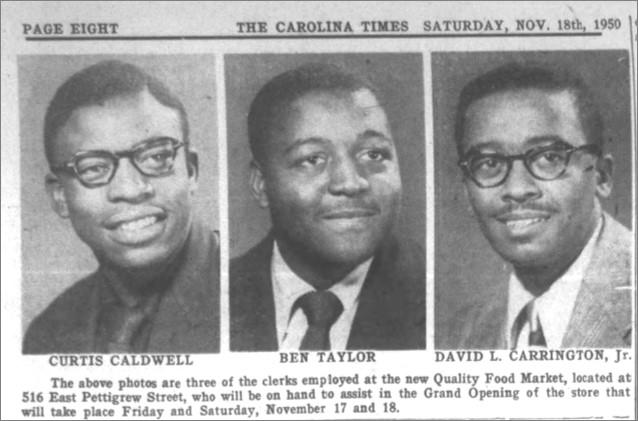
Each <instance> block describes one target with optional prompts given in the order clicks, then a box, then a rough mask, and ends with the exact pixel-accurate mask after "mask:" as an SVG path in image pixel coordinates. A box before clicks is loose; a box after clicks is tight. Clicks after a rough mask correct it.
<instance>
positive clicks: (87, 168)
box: [78, 164, 110, 175]
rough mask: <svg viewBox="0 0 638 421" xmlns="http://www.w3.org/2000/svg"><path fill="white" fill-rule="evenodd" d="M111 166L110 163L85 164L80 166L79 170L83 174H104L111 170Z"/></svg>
mask: <svg viewBox="0 0 638 421" xmlns="http://www.w3.org/2000/svg"><path fill="white" fill-rule="evenodd" d="M109 169H110V166H109V165H108V164H93V165H84V166H81V167H80V168H78V172H79V173H80V174H82V175H93V174H102V173H107V172H109Z"/></svg>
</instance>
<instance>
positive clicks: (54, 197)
mask: <svg viewBox="0 0 638 421" xmlns="http://www.w3.org/2000/svg"><path fill="white" fill-rule="evenodd" d="M44 183H45V185H46V189H47V193H48V194H49V200H51V207H52V208H53V210H54V211H55V213H57V214H58V215H60V217H62V218H68V217H69V207H68V205H67V203H66V195H65V194H64V187H63V186H62V184H61V183H60V179H59V178H58V177H56V176H55V175H53V174H47V175H46V176H45V177H44Z"/></svg>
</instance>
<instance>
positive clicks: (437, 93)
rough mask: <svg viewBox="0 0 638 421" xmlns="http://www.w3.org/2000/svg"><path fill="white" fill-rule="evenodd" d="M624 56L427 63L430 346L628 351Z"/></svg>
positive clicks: (478, 56) (455, 55)
mask: <svg viewBox="0 0 638 421" xmlns="http://www.w3.org/2000/svg"><path fill="white" fill-rule="evenodd" d="M629 77H630V75H629V55H628V51H626V50H604V51H599V50H591V51H515V52H503V51H499V52H489V51H488V52H435V53H433V54H432V101H433V113H434V121H433V124H434V163H435V166H434V174H435V179H434V186H435V189H434V201H435V233H434V234H435V235H434V242H435V243H434V247H435V253H434V254H435V346H436V347H437V348H440V349H460V348H466V349H467V348H469V349H472V348H476V349H515V348H592V347H603V348H613V347H630V346H631V337H632V333H631V332H632V326H631V320H632V305H631V291H632V277H631V268H632V263H631V262H632V261H633V258H632V250H633V244H634V240H633V238H634V236H633V234H632V230H633V229H634V227H633V226H632V220H633V217H632V191H633V189H634V186H633V184H632V159H631V157H632V156H633V154H634V153H635V152H634V150H633V149H632V143H633V142H632V138H631V114H630V113H631V111H630V110H631V106H630V80H629Z"/></svg>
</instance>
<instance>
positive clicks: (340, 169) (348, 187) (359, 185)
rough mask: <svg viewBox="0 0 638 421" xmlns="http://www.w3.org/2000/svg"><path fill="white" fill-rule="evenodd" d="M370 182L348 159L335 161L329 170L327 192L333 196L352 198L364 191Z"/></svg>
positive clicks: (354, 163)
mask: <svg viewBox="0 0 638 421" xmlns="http://www.w3.org/2000/svg"><path fill="white" fill-rule="evenodd" d="M369 187H370V182H369V181H368V179H367V178H366V177H365V175H364V174H362V173H361V169H360V168H359V167H358V165H357V163H356V162H354V161H353V160H352V159H351V158H350V157H344V158H339V159H336V160H334V161H333V162H332V165H331V168H330V185H329V186H328V190H329V191H330V193H332V194H335V195H346V196H354V195H357V194H360V193H362V192H364V191H366V190H367V189H368V188H369Z"/></svg>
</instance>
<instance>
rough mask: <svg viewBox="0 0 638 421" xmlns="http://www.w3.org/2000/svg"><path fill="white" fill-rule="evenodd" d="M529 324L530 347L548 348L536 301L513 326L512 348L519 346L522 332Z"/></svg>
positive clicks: (522, 311)
mask: <svg viewBox="0 0 638 421" xmlns="http://www.w3.org/2000/svg"><path fill="white" fill-rule="evenodd" d="M526 323H528V324H529V338H528V341H527V344H528V345H529V346H544V347H546V346H547V342H546V341H545V335H544V334H543V327H542V326H541V321H540V318H539V317H538V310H537V308H536V300H531V301H530V302H529V303H527V305H526V306H525V307H523V309H522V310H521V312H520V313H519V314H518V316H517V317H516V320H515V321H514V326H512V342H511V344H512V348H516V346H517V344H518V339H519V335H520V334H521V330H523V327H525V324H526Z"/></svg>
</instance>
